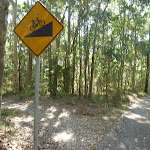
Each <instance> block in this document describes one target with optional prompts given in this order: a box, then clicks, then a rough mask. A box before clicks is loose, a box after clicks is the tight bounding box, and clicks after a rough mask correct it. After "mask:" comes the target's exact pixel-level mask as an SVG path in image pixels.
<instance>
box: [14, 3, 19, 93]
mask: <svg viewBox="0 0 150 150" xmlns="http://www.w3.org/2000/svg"><path fill="white" fill-rule="evenodd" d="M16 19H17V0H16V1H15V2H13V27H14V28H15V27H16ZM13 49H14V90H13V91H14V94H17V93H18V78H17V36H16V34H15V33H14V47H13Z"/></svg>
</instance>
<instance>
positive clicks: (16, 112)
mask: <svg viewBox="0 0 150 150" xmlns="http://www.w3.org/2000/svg"><path fill="white" fill-rule="evenodd" d="M22 115H25V113H24V112H22V111H20V110H15V109H7V108H6V109H2V117H9V116H11V117H15V116H22Z"/></svg>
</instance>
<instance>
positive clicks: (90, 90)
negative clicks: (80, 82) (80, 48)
mask: <svg viewBox="0 0 150 150" xmlns="http://www.w3.org/2000/svg"><path fill="white" fill-rule="evenodd" d="M100 6H101V1H100V2H99V6H98V11H97V19H96V27H95V36H94V42H93V54H92V64H91V80H90V85H89V98H91V96H92V87H93V75H94V63H95V62H94V61H95V47H96V35H97V27H98V19H99V12H100Z"/></svg>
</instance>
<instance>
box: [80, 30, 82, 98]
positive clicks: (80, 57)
mask: <svg viewBox="0 0 150 150" xmlns="http://www.w3.org/2000/svg"><path fill="white" fill-rule="evenodd" d="M79 49H80V50H79V57H80V74H79V97H80V96H81V91H82V84H81V81H82V49H81V39H80V30H79Z"/></svg>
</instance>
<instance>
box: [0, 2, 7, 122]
mask: <svg viewBox="0 0 150 150" xmlns="http://www.w3.org/2000/svg"><path fill="white" fill-rule="evenodd" d="M8 7H9V1H8V0H1V4H0V14H1V17H0V120H1V103H2V90H3V75H4V56H5V42H6V32H7V17H8Z"/></svg>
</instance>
